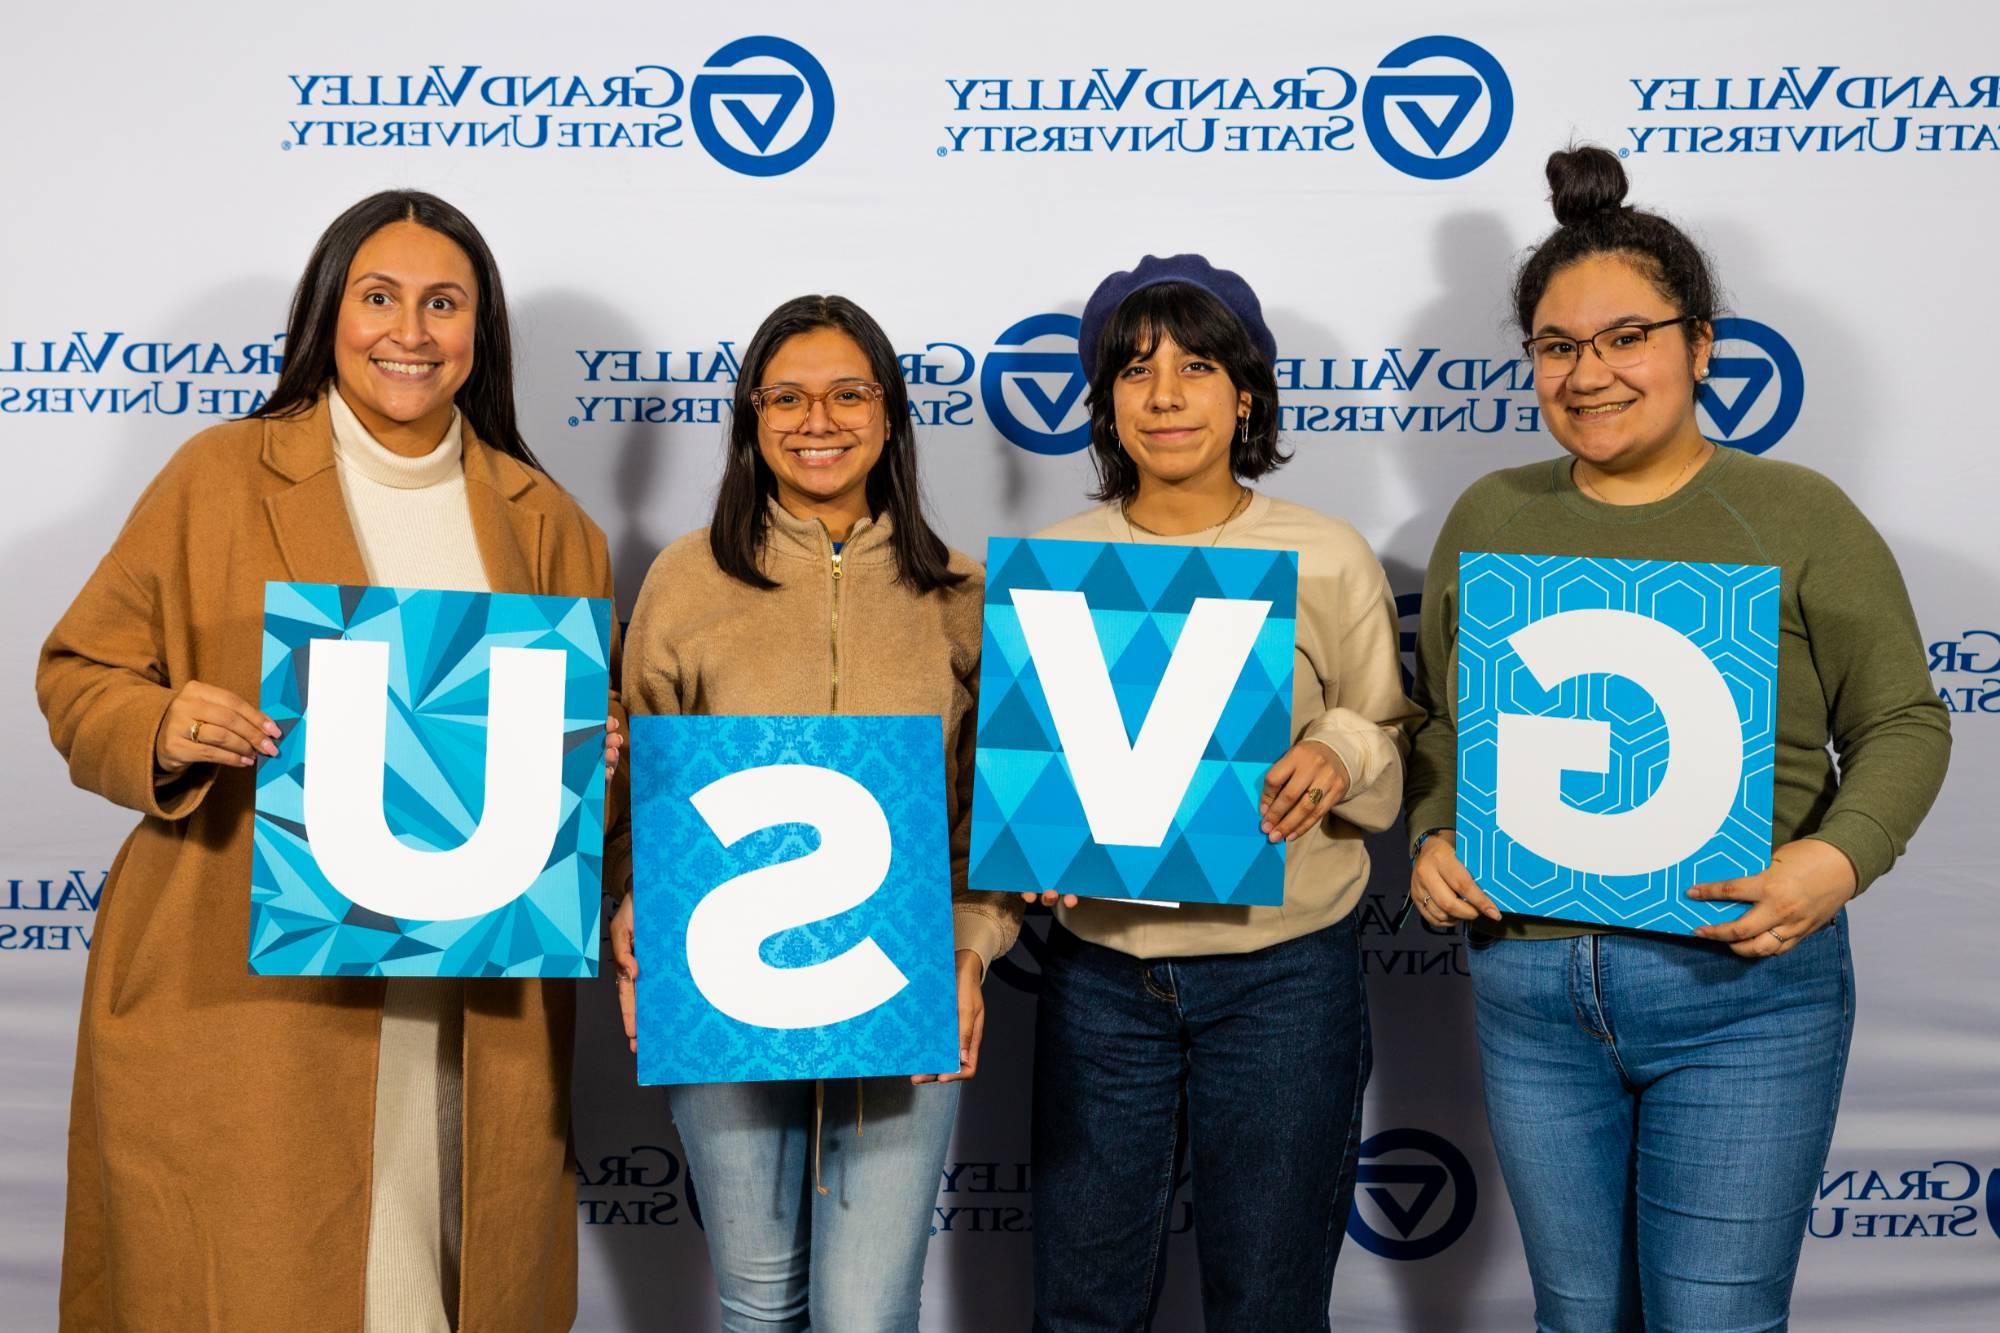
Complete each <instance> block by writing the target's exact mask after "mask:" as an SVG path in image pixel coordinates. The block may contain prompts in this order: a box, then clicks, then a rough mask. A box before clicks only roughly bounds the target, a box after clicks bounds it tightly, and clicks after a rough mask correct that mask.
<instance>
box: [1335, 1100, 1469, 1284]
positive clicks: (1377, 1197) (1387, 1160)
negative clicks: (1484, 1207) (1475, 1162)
mask: <svg viewBox="0 0 2000 1333" xmlns="http://www.w3.org/2000/svg"><path fill="white" fill-rule="evenodd" d="M1478 1209H1479V1177H1478V1175H1477V1173H1475V1172H1474V1171H1473V1169H1472V1163H1471V1162H1470V1161H1468V1160H1467V1159H1466V1156H1465V1154H1464V1153H1462V1152H1460V1151H1459V1150H1458V1148H1457V1146H1456V1145H1455V1144H1453V1143H1452V1142H1451V1141H1450V1140H1449V1139H1446V1138H1444V1137H1443V1136H1442V1135H1438V1134H1433V1133H1431V1132H1430V1131H1429V1130H1426V1129H1385V1130H1383V1131H1382V1132H1380V1133H1378V1134H1375V1135H1373V1136H1372V1137H1370V1138H1367V1139H1364V1140H1363V1141H1362V1143H1361V1162H1360V1165H1359V1166H1358V1167H1357V1168H1356V1170H1355V1175H1354V1210H1353V1211H1352V1212H1351V1213H1349V1214H1348V1215H1347V1234H1348V1236H1349V1237H1351V1238H1352V1239H1353V1240H1354V1242H1355V1244H1357V1245H1359V1246H1361V1247H1362V1248H1363V1249H1365V1250H1367V1251H1368V1252H1369V1253H1370V1254H1378V1255H1381V1256H1382V1257H1383V1258H1384V1259H1398V1260H1412V1259H1429V1258H1432V1257H1434V1256H1436V1255H1439V1254H1442V1253H1443V1252H1444V1251H1445V1250H1447V1249H1449V1248H1450V1247H1451V1246H1452V1244H1453V1243H1454V1242H1455V1241H1457V1240H1458V1239H1459V1238H1460V1237H1461V1236H1463V1235H1464V1234H1465V1233H1466V1230H1467V1229H1468V1228H1469V1227H1471V1225H1472V1218H1473V1214H1474V1213H1476V1212H1477V1211H1478Z"/></svg>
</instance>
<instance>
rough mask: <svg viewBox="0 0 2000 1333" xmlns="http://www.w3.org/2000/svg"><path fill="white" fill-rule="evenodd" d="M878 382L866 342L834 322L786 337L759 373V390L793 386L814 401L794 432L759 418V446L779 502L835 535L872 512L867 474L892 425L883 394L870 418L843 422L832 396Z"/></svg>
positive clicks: (759, 451) (878, 455) (838, 534)
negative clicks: (831, 405) (864, 348)
mask: <svg viewBox="0 0 2000 1333" xmlns="http://www.w3.org/2000/svg"><path fill="white" fill-rule="evenodd" d="M874 383H876V378H875V370H874V367H872V366H870V365H869V364H868V355H867V353H865V352H863V351H862V350H861V344H860V343H857V342H856V341H854V339H852V338H850V337H849V336H847V334H845V333H842V332H841V331H840V330H839V329H832V328H820V329H813V330H811V331H809V332H806V333H796V334H793V335H792V336H791V337H789V338H787V339H785V340H784V341H783V342H781V343H779V344H778V350H777V351H775V352H773V353H772V354H771V359H770V360H769V361H767V362H765V364H764V373H763V374H762V375H760V376H758V378H757V387H758V388H759V389H760V390H764V391H770V390H783V389H793V390H797V391H798V392H799V393H801V394H803V395H809V396H811V397H813V398H814V399H815V401H813V402H812V403H811V404H810V405H809V407H808V408H807V411H806V417H805V420H804V422H803V423H802V424H800V426H799V427H798V429H796V430H793V431H786V432H780V431H776V430H773V429H772V428H771V427H770V426H769V425H767V424H765V422H764V420H763V419H762V418H761V417H760V418H759V420H758V422H757V452H758V453H759V454H760V455H762V457H763V459H764V465H765V466H766V467H768V468H770V469H771V474H772V475H773V476H774V477H776V478H777V481H778V503H780V504H782V505H784V506H785V508H786V510H788V511H789V512H791V513H793V514H796V515H798V516H799V517H802V518H804V517H818V518H822V519H824V520H825V521H826V524H827V527H828V528H829V529H830V530H832V531H833V532H834V533H835V535H836V537H838V536H840V535H842V534H844V533H845V532H846V530H847V527H848V526H849V525H851V524H852V523H854V522H855V521H857V520H859V519H862V518H866V517H867V516H868V473H869V472H870V471H871V470H872V469H873V468H874V466H875V463H876V460H877V459H879V458H881V457H882V445H883V442H884V441H886V440H887V439H888V434H889V426H888V421H887V419H886V418H885V417H884V416H883V412H882V404H881V402H880V401H879V400H878V401H876V402H875V403H874V405H873V411H872V413H870V414H869V415H868V418H867V420H866V422H865V424H862V425H858V426H846V427H843V426H840V425H836V424H835V423H834V420H833V417H832V416H831V415H830V414H829V410H828V399H827V398H826V397H825V395H828V394H833V395H835V396H836V398H837V396H838V394H839V392H840V389H841V387H842V386H843V385H850V386H865V385H872V384H874ZM836 410H838V409H836Z"/></svg>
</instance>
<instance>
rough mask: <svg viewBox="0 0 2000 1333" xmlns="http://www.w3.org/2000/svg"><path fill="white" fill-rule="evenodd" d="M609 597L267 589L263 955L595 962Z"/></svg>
mask: <svg viewBox="0 0 2000 1333" xmlns="http://www.w3.org/2000/svg"><path fill="white" fill-rule="evenodd" d="M610 645H611V603H610V602H608V601H606V600H604V599H602V598H590V597H533V596H527V595H523V594H513V593H473V592H436V591H426V590H422V589H412V588H361V587H340V586H336V585H332V584H323V583H267V584H265V585H264V655H263V672H262V684H261V686H260V688H259V691H258V706H259V707H260V708H262V709H263V710H264V712H265V713H267V714H269V715H270V717H271V719H272V720H273V721H274V722H276V723H277V724H278V726H279V727H280V728H281V729H282V731H283V733H284V736H283V739H282V740H280V741H279V743H278V754H277V757H276V758H273V759H266V760H264V761H263V762H262V763H261V765H260V766H259V768H258V770H257V817H256V836H255V843H254V850H253V852H252V858H251V871H250V970H251V971H252V972H254V973H258V974H262V975H266V976H339V977H347V976H356V977H361V976H367V977H374V976H384V977H594V976H596V975H597V936H598V922H599V912H600V903H601V901H602V881H603V855H604V722H605V716H606V713H607V711H608V706H609V701H610V690H611V675H610V668H609V662H610Z"/></svg>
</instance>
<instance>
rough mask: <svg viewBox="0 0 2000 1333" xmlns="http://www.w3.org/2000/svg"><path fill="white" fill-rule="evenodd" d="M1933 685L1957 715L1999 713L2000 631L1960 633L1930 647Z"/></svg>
mask: <svg viewBox="0 0 2000 1333" xmlns="http://www.w3.org/2000/svg"><path fill="white" fill-rule="evenodd" d="M1929 652H1930V667H1931V684H1932V685H1934V686H1936V687H1937V695H1938V698H1940V699H1942V700H1943V701H1944V706H1945V707H1946V708H1948V709H1950V710H1951V711H1952V712H1954V713H1988V714H1990V713H2000V630H1992V629H1968V630H1961V631H1959V632H1958V633H1956V634H1954V635H1951V636H1950V637H1949V638H1943V639H1938V640H1937V641H1935V642H1934V643H1932V644H1930V646H1929Z"/></svg>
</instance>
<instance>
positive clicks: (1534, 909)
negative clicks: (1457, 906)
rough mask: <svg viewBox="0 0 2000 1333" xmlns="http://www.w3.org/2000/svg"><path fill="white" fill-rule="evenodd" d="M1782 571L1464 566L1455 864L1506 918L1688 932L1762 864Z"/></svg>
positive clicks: (1477, 562)
mask: <svg viewBox="0 0 2000 1333" xmlns="http://www.w3.org/2000/svg"><path fill="white" fill-rule="evenodd" d="M1778 588H1779V571H1778V570H1777V568H1776V567H1774V566H1769V565H1719V564H1695V563H1687V562H1675V561H1655V560H1594V559H1583V558H1578V557H1567V556H1521V555H1507V554H1499V553H1492V552H1483V551H1468V552H1465V553H1463V555H1462V556H1461V557H1460V563H1459V599H1460V605H1459V629H1458V649H1459V687H1458V689H1459V694H1458V703H1459V750H1458V809H1459V815H1460V818H1459V854H1460V859H1461V860H1463V861H1464V863H1465V868H1466V870H1467V872H1468V873H1469V874H1471V876H1472V877H1473V879H1474V880H1475V881H1476V882H1477V883H1478V884H1479V885H1480V886H1481V887H1482V888H1484V889H1485V890H1486V891H1487V894H1488V895H1489V896H1490V897H1492V899H1493V900H1494V902H1495V904H1496V905H1498V906H1499V907H1500V908H1501V909H1502V910H1504V911H1511V912H1526V913H1528V914H1530V915H1535V916H1554V917H1560V918H1563V919H1566V920H1576V921H1594V922H1600V923H1603V924H1607V925H1620V926H1628V927H1633V928H1637V929H1644V930H1659V931H1669V932H1674V933H1679V934H1687V933H1689V932H1691V931H1692V930H1693V929H1694V928H1695V927H1696V926H1699V925H1702V924H1707V923H1712V922H1719V921H1725V920H1730V919H1733V918H1734V917H1736V916H1738V915H1740V914H1741V912H1742V907H1741V905H1740V904H1734V903H1697V902H1693V901H1691V900H1689V899H1688V898H1687V896H1686V892H1685V890H1686V889H1687V888H1688V886H1690V885H1692V884H1697V883H1704V882H1708V881H1712V880H1718V879H1726V878H1729V877H1731V876H1734V875H1742V874H1752V873H1755V872H1756V871H1758V870H1761V869H1763V868H1764V866H1765V865H1767V864H1768V863H1769V855H1770V837H1771V792H1772V773H1771V755H1772V753H1773V750H1774V747H1775V740H1776V730H1777V716H1776V706H1775V698H1776V693H1777V671H1778V660H1777V659H1778V642H1777V640H1778V613H1777V601H1778Z"/></svg>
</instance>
